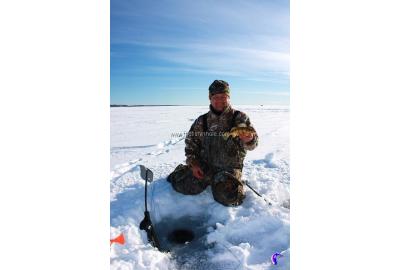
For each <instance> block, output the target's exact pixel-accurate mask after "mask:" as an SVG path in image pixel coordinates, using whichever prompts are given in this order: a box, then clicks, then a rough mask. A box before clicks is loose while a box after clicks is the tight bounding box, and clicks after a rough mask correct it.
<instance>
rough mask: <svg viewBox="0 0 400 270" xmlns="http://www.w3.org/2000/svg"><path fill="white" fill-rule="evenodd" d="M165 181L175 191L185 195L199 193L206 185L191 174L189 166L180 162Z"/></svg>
mask: <svg viewBox="0 0 400 270" xmlns="http://www.w3.org/2000/svg"><path fill="white" fill-rule="evenodd" d="M167 181H168V182H170V183H171V185H172V187H173V188H174V190H175V191H177V192H179V193H182V194H185V195H196V194H199V193H201V192H202V191H203V190H205V189H206V187H207V184H206V183H205V182H204V181H201V180H198V179H196V178H195V177H194V176H193V173H192V170H191V169H190V168H189V166H187V165H182V164H180V165H179V166H178V167H176V169H175V170H174V171H173V172H172V173H171V174H170V175H169V176H168V178H167Z"/></svg>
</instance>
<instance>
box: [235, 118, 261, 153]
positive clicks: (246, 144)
mask: <svg viewBox="0 0 400 270" xmlns="http://www.w3.org/2000/svg"><path fill="white" fill-rule="evenodd" d="M239 124H246V126H248V127H252V128H254V127H253V125H252V124H251V122H250V118H249V117H248V116H247V115H246V114H245V113H244V112H240V113H239V114H238V116H237V118H236V120H235V126H238V125H239ZM254 130H255V129H254ZM257 145H258V134H257V132H256V133H255V134H254V136H253V139H251V140H250V141H249V142H243V148H244V149H246V150H249V151H251V150H254V149H255V148H256V147H257Z"/></svg>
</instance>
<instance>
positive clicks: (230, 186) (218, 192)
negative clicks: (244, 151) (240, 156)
mask: <svg viewBox="0 0 400 270" xmlns="http://www.w3.org/2000/svg"><path fill="white" fill-rule="evenodd" d="M240 176H241V173H240V172H231V173H229V172H222V173H219V174H217V175H216V177H215V179H214V181H213V185H212V192H213V197H214V200H216V201H217V202H219V203H221V204H223V205H225V206H238V205H240V204H242V203H243V200H244V198H245V197H246V196H245V193H244V188H243V184H242V182H241V181H240Z"/></svg>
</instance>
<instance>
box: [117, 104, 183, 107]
mask: <svg viewBox="0 0 400 270" xmlns="http://www.w3.org/2000/svg"><path fill="white" fill-rule="evenodd" d="M156 106H184V105H117V104H111V105H110V107H156Z"/></svg>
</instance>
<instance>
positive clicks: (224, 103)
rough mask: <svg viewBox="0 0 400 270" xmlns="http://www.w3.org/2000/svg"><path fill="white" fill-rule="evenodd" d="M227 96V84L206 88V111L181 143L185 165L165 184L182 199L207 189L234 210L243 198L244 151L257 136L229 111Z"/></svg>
mask: <svg viewBox="0 0 400 270" xmlns="http://www.w3.org/2000/svg"><path fill="white" fill-rule="evenodd" d="M229 95H230V90H229V84H228V83H227V82H225V81H223V80H215V81H214V82H213V83H212V84H211V85H210V87H209V99H210V103H211V104H210V111H209V112H208V113H206V114H204V115H201V116H200V117H198V118H197V119H196V121H195V122H194V123H193V125H192V126H191V128H190V130H189V132H188V134H187V136H186V139H185V143H186V147H185V155H186V164H187V165H182V164H180V165H179V166H178V167H176V169H175V170H174V171H173V172H172V173H171V174H170V175H169V176H168V178H167V180H168V181H169V182H171V184H172V187H173V188H174V189H175V190H176V191H177V192H180V193H183V194H185V195H195V194H199V193H200V192H202V191H203V190H204V189H206V187H207V186H208V185H211V188H212V193H213V197H214V199H215V200H216V201H217V202H219V203H221V204H223V205H225V206H237V205H240V204H241V203H242V202H243V199H244V198H245V194H244V189H243V183H242V180H241V176H242V169H243V160H244V158H245V156H246V151H247V150H253V149H254V148H256V146H257V144H258V135H257V133H256V132H255V130H254V128H253V126H252V125H251V123H250V119H249V117H248V116H247V115H246V114H245V113H243V112H241V111H238V110H235V109H233V108H232V107H231V105H230V100H229V98H230V96H229ZM249 130H250V131H251V132H248V131H249ZM230 131H231V132H230ZM229 132H230V133H229Z"/></svg>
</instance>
